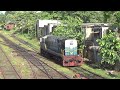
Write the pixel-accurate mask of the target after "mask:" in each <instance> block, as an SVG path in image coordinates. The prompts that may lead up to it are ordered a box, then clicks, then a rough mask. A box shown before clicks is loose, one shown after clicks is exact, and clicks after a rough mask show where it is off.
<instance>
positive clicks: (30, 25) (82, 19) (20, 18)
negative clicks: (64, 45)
mask: <svg viewBox="0 0 120 90" xmlns="http://www.w3.org/2000/svg"><path fill="white" fill-rule="evenodd" d="M38 19H42V20H43V19H52V20H60V22H61V23H62V24H60V25H58V26H57V27H56V28H55V30H54V32H53V35H56V36H62V37H66V38H75V39H77V40H78V41H79V49H81V50H83V47H84V46H83V37H84V34H83V32H82V30H81V28H80V26H81V24H82V23H101V22H104V23H111V24H112V25H113V26H115V27H118V31H119V30H120V29H119V28H120V23H119V22H120V11H41V12H37V11H6V13H5V15H3V14H0V21H1V22H0V23H1V25H4V24H5V23H6V22H8V21H12V22H14V23H15V24H16V27H15V28H14V30H15V31H16V33H18V34H23V35H26V36H27V37H29V39H33V38H35V37H36V30H35V23H36V21H37V20H38ZM116 35H117V34H116V33H115V32H110V33H109V34H108V35H106V36H104V37H103V38H102V39H100V40H98V42H99V44H100V46H101V50H100V55H101V56H102V57H103V60H102V62H107V63H108V64H111V65H114V64H115V62H117V61H119V57H120V56H119V50H120V46H119V39H116V38H117V36H116Z"/></svg>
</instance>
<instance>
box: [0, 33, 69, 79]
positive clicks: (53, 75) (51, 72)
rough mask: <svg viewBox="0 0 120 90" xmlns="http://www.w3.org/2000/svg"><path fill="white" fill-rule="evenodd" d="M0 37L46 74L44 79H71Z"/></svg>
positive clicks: (0, 35)
mask: <svg viewBox="0 0 120 90" xmlns="http://www.w3.org/2000/svg"><path fill="white" fill-rule="evenodd" d="M0 37H1V38H2V39H3V40H4V41H5V42H6V43H7V44H8V46H9V47H11V48H12V49H14V50H15V52H16V53H18V55H20V56H22V57H23V58H24V59H26V60H27V61H28V62H30V63H32V64H33V65H34V66H36V67H37V68H38V69H39V70H40V71H42V73H44V77H45V76H47V77H48V78H49V79H69V77H68V76H66V75H64V74H63V73H61V72H59V71H57V70H55V69H54V68H52V67H51V66H49V65H47V64H46V63H44V62H43V61H41V60H40V59H38V58H36V56H35V54H33V53H30V52H29V50H26V49H25V48H23V47H21V46H19V45H17V44H15V43H13V42H12V41H10V40H9V39H7V38H6V37H4V36H3V35H2V34H0Z"/></svg>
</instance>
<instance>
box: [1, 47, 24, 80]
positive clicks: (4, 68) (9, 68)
mask: <svg viewBox="0 0 120 90" xmlns="http://www.w3.org/2000/svg"><path fill="white" fill-rule="evenodd" d="M0 58H1V62H2V64H1V65H0V69H1V73H2V75H3V78H4V79H21V78H22V77H21V76H20V75H19V73H18V72H17V70H16V68H15V66H13V65H12V63H11V61H10V60H9V58H8V56H7V55H6V53H5V52H4V51H3V49H2V47H1V46H0Z"/></svg>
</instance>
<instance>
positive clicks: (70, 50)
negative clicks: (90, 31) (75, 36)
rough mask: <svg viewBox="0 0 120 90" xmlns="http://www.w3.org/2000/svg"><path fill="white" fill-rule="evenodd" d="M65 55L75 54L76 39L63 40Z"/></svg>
mask: <svg viewBox="0 0 120 90" xmlns="http://www.w3.org/2000/svg"><path fill="white" fill-rule="evenodd" d="M65 55H66V56H67V55H77V40H65Z"/></svg>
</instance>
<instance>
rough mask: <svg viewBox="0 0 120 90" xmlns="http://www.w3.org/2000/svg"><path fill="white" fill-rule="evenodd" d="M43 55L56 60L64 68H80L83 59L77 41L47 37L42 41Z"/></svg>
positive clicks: (41, 49)
mask: <svg viewBox="0 0 120 90" xmlns="http://www.w3.org/2000/svg"><path fill="white" fill-rule="evenodd" d="M40 52H41V55H44V56H48V57H52V58H54V60H55V61H56V62H59V64H61V65H62V66H79V65H82V63H83V57H82V54H81V53H80V51H79V50H78V43H77V40H75V39H66V38H62V37H58V36H54V35H46V36H44V37H42V38H41V39H40Z"/></svg>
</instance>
